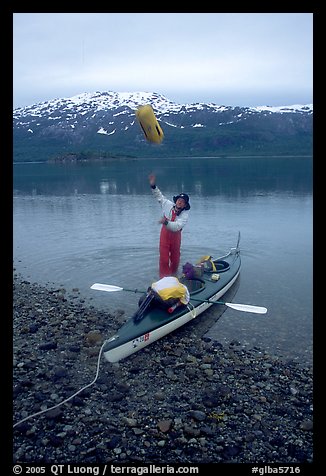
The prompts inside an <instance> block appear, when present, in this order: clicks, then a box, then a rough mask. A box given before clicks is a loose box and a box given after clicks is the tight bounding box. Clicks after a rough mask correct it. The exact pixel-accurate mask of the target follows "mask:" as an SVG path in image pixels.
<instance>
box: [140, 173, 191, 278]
mask: <svg viewBox="0 0 326 476" xmlns="http://www.w3.org/2000/svg"><path fill="white" fill-rule="evenodd" d="M149 183H150V186H151V188H152V192H153V195H154V197H155V198H156V199H157V200H158V202H159V203H160V205H161V207H162V212H163V216H162V218H161V219H160V220H159V223H161V224H162V228H161V233H160V259H159V274H160V278H164V277H165V276H176V274H177V271H178V267H179V263H180V248H181V231H182V229H183V228H184V226H185V224H186V223H187V221H188V216H189V214H188V210H190V203H189V196H188V195H187V194H186V193H179V195H176V196H174V197H173V202H172V201H171V200H168V199H167V198H166V197H165V196H164V195H163V194H162V192H161V191H160V189H159V188H158V187H157V186H156V177H155V175H154V174H150V175H149Z"/></svg>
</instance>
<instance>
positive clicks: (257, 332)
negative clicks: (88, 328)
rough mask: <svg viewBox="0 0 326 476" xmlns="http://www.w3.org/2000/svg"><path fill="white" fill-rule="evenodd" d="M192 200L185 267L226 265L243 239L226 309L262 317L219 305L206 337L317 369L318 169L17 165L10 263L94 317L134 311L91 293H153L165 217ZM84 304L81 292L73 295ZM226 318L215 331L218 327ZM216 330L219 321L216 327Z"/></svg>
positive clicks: (273, 164)
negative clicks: (249, 307) (164, 200)
mask: <svg viewBox="0 0 326 476" xmlns="http://www.w3.org/2000/svg"><path fill="white" fill-rule="evenodd" d="M150 172H154V173H156V175H157V183H158V186H159V187H160V188H161V190H162V191H163V193H164V194H165V195H166V196H167V197H172V196H173V195H174V194H176V193H177V192H181V191H184V192H187V193H188V194H189V195H190V202H191V213H190V219H189V222H188V224H187V226H186V227H185V229H184V230H183V237H182V257H181V263H182V264H183V263H185V262H186V261H190V262H193V263H194V262H196V261H197V259H198V258H199V257H201V256H202V255H206V254H212V255H213V256H214V257H218V256H220V255H222V254H223V253H224V252H225V251H228V250H229V248H230V247H231V246H235V244H236V240H237V234H238V231H240V232H241V243H240V246H241V254H242V271H241V277H240V280H239V282H238V284H237V285H236V286H235V287H234V289H233V290H232V292H230V296H228V298H229V300H231V298H232V300H233V302H237V303H243V304H254V305H258V306H265V307H267V308H268V313H267V314H266V315H258V314H249V313H244V312H239V311H235V310H232V309H230V308H227V310H226V312H224V313H223V312H222V311H224V310H225V308H224V309H223V310H222V309H221V308H219V307H218V306H214V309H212V308H211V309H210V310H209V311H207V313H205V314H204V316H206V319H205V320H206V321H207V328H205V326H204V327H203V332H204V331H205V332H207V333H208V335H209V336H211V337H214V338H215V339H217V340H219V341H220V342H222V343H223V344H224V343H228V342H230V341H233V340H236V341H239V342H240V343H241V345H243V346H248V347H253V346H256V347H258V348H260V349H262V350H263V351H264V350H267V351H268V352H270V353H271V354H274V355H278V356H282V357H284V358H290V359H295V360H297V361H300V362H302V363H304V364H306V363H308V364H311V363H312V238H313V237H312V159H309V158H287V159H279V158H269V159H267V158H255V159H253V158H241V159H213V158H210V159H205V158H202V159H200V160H195V159H178V160H167V159H160V160H156V159H151V160H150V159H146V160H137V161H116V162H112V163H107V164H97V165H91V164H80V165H55V164H51V165H50V164H17V165H14V200H13V204H14V216H13V223H14V229H13V237H14V263H15V267H16V269H17V271H19V272H20V273H21V274H22V275H23V276H24V277H25V279H28V280H30V281H32V282H38V283H41V284H51V285H54V286H63V287H65V288H66V289H67V292H68V293H70V294H74V291H73V289H74V288H78V289H79V291H80V294H79V296H80V297H81V298H83V299H85V300H86V301H87V302H89V303H90V304H93V305H94V306H96V307H100V308H105V309H108V310H109V311H114V310H115V309H117V308H120V309H123V310H125V311H126V313H127V314H130V313H132V312H133V311H134V310H135V307H136V306H137V302H138V298H139V294H135V293H130V292H127V291H122V292H116V293H101V292H99V291H92V290H90V286H91V285H92V284H93V283H94V282H102V283H106V284H114V285H118V286H122V287H125V288H128V289H134V288H138V289H146V288H147V287H148V286H149V285H150V284H151V282H153V281H155V280H157V279H158V275H157V273H158V241H159V231H160V226H159V225H158V219H159V216H160V207H159V205H158V203H157V202H155V200H154V199H153V197H152V195H151V191H150V188H149V185H148V179H147V177H148V174H149V173H150ZM75 294H76V293H75ZM217 319H218V321H217ZM214 321H217V322H215V323H214Z"/></svg>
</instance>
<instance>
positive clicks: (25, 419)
mask: <svg viewBox="0 0 326 476" xmlns="http://www.w3.org/2000/svg"><path fill="white" fill-rule="evenodd" d="M106 342H107V341H104V342H103V344H102V346H101V348H100V351H99V354H98V359H97V369H96V375H95V378H94V380H93V381H92V382H91V383H89V384H88V385H85V386H84V387H82V388H81V389H79V390H78V391H77V392H75V393H74V394H73V395H71V396H70V397H68V398H66V399H65V400H63V401H62V402H60V403H57V404H56V405H53V406H52V407H50V408H46V409H45V410H41V411H39V412H36V413H33V415H29V416H27V417H25V418H23V419H22V420H20V421H18V422H17V423H15V424H14V425H13V428H15V427H16V426H18V425H20V424H21V423H23V422H24V421H27V420H29V419H30V418H33V417H35V416H38V415H41V414H42V413H46V412H49V411H50V410H54V409H55V408H58V407H60V406H61V405H63V404H64V403H67V402H68V401H69V400H71V399H72V398H74V397H75V396H76V395H78V394H79V393H80V392H82V391H83V390H85V389H86V388H88V387H90V386H91V385H93V384H94V383H95V382H96V380H97V379H98V375H99V370H100V362H101V357H102V352H103V347H104V345H105V344H106Z"/></svg>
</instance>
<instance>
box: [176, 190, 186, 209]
mask: <svg viewBox="0 0 326 476" xmlns="http://www.w3.org/2000/svg"><path fill="white" fill-rule="evenodd" d="M178 198H183V199H184V201H185V202H186V206H185V208H184V209H185V210H190V203H189V195H187V194H186V193H179V195H176V196H175V197H173V201H174V203H176V202H177V200H178Z"/></svg>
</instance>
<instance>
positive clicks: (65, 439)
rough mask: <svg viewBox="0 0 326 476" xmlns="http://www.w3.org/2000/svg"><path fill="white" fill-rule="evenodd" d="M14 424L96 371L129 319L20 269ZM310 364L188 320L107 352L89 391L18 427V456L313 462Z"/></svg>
mask: <svg viewBox="0 0 326 476" xmlns="http://www.w3.org/2000/svg"><path fill="white" fill-rule="evenodd" d="M13 307H14V309H13V341H14V342H13V356H14V362H13V385H14V388H13V397H14V401H13V408H14V415H13V421H14V423H17V422H20V421H21V420H23V419H24V418H27V417H29V416H30V415H33V414H35V413H38V412H41V411H42V410H45V409H47V408H50V407H54V406H56V405H58V404H60V403H61V402H62V401H64V400H66V399H67V398H68V397H70V396H71V395H73V394H74V393H75V392H77V391H78V390H79V389H81V388H83V387H84V386H86V385H88V384H90V383H91V382H92V381H93V380H94V379H95V376H96V370H97V363H98V356H99V351H100V348H101V345H102V343H103V342H104V340H105V339H107V338H108V337H109V336H110V335H112V334H113V333H114V332H115V331H116V330H117V329H118V327H119V326H120V325H121V323H122V322H123V321H124V319H125V318H126V316H125V315H124V312H123V310H116V311H115V312H112V313H111V314H108V313H107V312H103V311H100V310H97V309H95V308H94V307H92V306H90V305H86V304H85V302H83V300H82V299H81V298H80V295H79V292H78V290H77V289H76V290H72V291H71V292H69V293H68V292H67V291H66V290H65V289H51V288H45V287H42V286H39V285H37V284H32V283H29V282H28V281H24V280H22V279H21V278H20V276H19V275H16V274H15V275H14V301H13ZM312 382H313V375H312V368H308V367H306V366H300V365H299V364H298V363H296V362H291V361H283V360H281V359H280V358H278V357H275V356H272V355H269V354H267V353H265V352H264V351H263V350H261V349H251V350H248V349H246V350H245V349H243V348H242V346H241V344H240V343H238V342H232V343H231V344H229V345H228V346H223V345H222V344H221V343H219V342H217V341H212V340H209V339H207V338H202V334H201V332H200V326H198V325H197V323H196V322H195V321H194V322H191V323H189V324H188V325H187V326H184V327H183V328H181V329H179V330H178V331H176V332H174V333H172V334H170V335H169V336H167V337H165V338H163V339H161V340H159V341H157V342H155V343H153V344H152V345H150V346H149V347H147V348H145V349H143V350H141V351H139V352H137V353H136V354H134V355H132V356H131V357H129V358H127V359H125V360H123V361H121V362H119V363H116V364H110V363H108V362H106V361H105V360H104V358H103V357H102V359H101V360H100V365H99V373H98V378H97V379H96V381H95V383H94V384H93V385H91V386H88V387H87V388H86V389H84V390H83V391H82V392H81V393H79V394H77V395H76V396H75V397H74V398H73V399H70V400H69V401H67V402H66V403H64V404H62V405H59V406H57V407H55V408H54V409H52V410H49V411H48V412H45V413H42V414H39V415H37V416H34V417H32V418H28V419H26V421H23V422H22V423H20V424H19V425H17V426H15V427H14V429H13V461H14V462H15V463H60V464H65V463H109V462H113V463H114V462H116V463H138V464H139V463H162V464H189V463H192V464H196V463H198V464H199V463H257V464H263V463H264V464H267V463H283V464H284V463H287V464H298V463H312V462H313V424H312V420H313V416H312V415H313V409H312V402H313V395H312V392H313V383H312Z"/></svg>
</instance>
